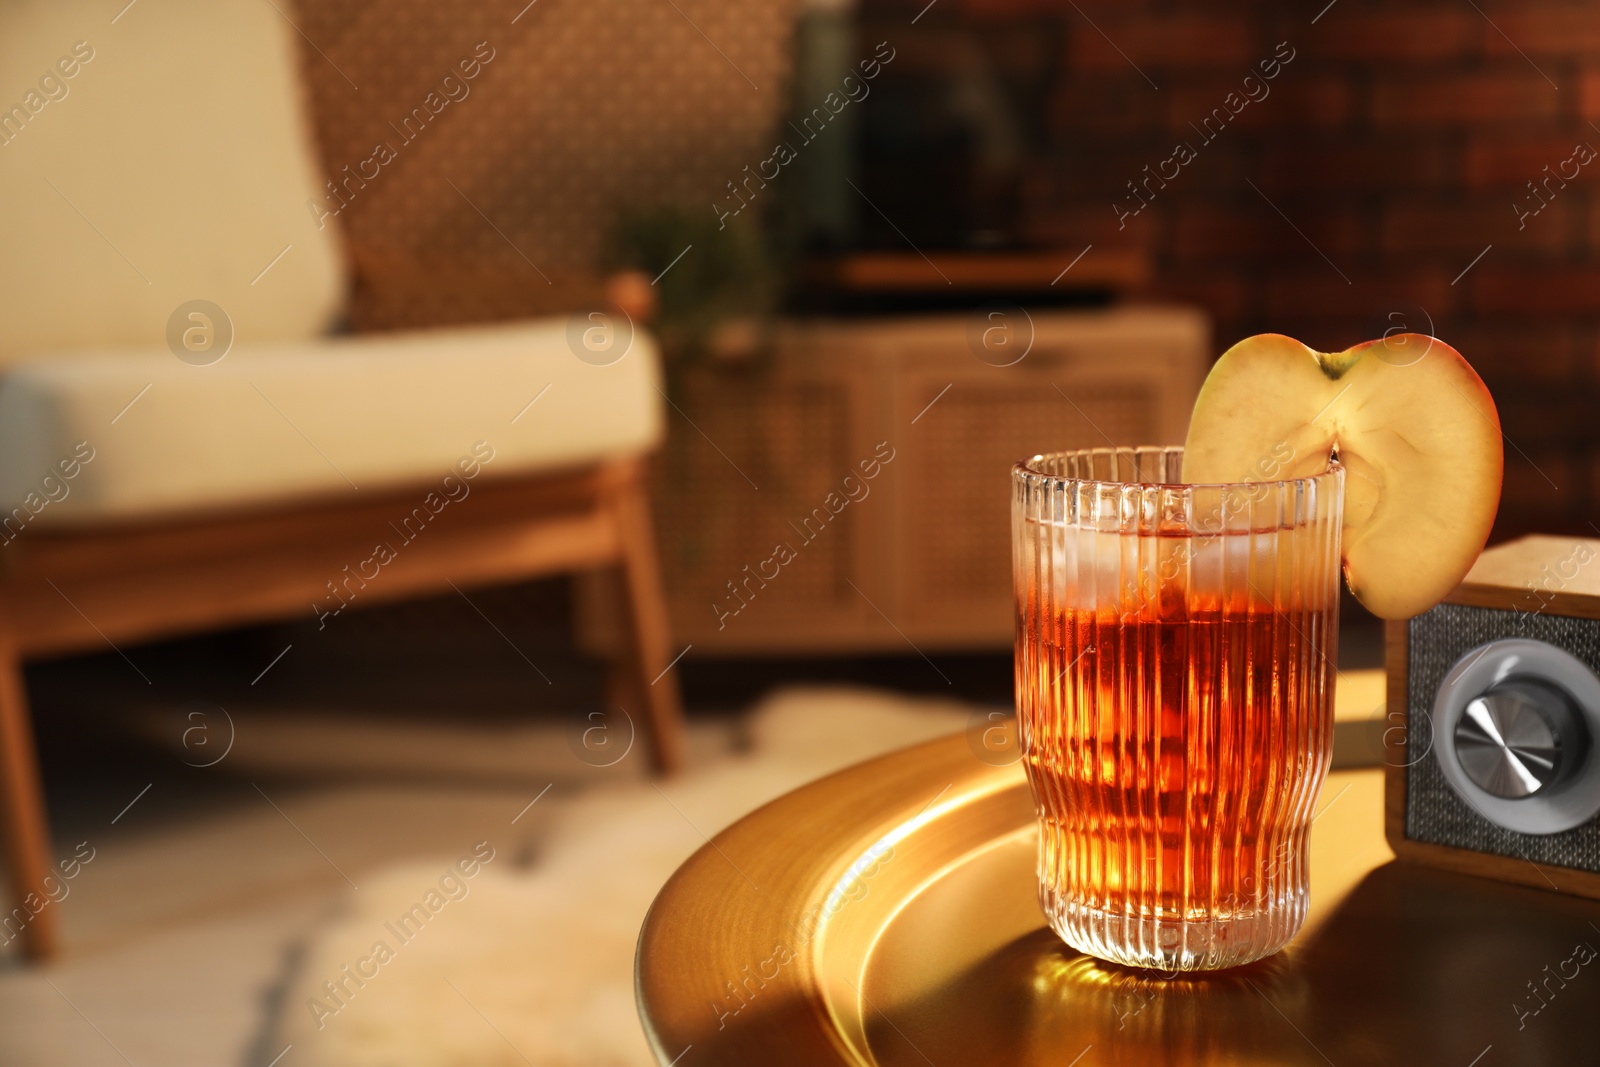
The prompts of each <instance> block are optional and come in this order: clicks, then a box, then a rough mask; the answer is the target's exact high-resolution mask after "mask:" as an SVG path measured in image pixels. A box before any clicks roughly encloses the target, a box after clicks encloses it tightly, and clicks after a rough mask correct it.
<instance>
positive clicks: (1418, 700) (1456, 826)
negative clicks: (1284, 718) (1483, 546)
mask: <svg viewBox="0 0 1600 1067" xmlns="http://www.w3.org/2000/svg"><path fill="white" fill-rule="evenodd" d="M1409 625H1410V634H1409V637H1410V641H1409V644H1410V662H1409V667H1408V670H1407V677H1406V705H1407V723H1406V738H1407V742H1408V744H1407V757H1406V758H1407V760H1409V761H1414V762H1413V765H1412V766H1411V767H1410V768H1409V769H1408V770H1407V771H1406V837H1408V838H1410V839H1411V840H1413V841H1422V842H1426V843H1428V844H1435V845H1448V846H1450V847H1451V848H1464V849H1471V850H1472V851H1474V852H1486V853H1490V854H1492V855H1496V856H1509V857H1521V858H1523V859H1527V860H1535V861H1537V862H1539V863H1547V864H1551V865H1553V866H1557V867H1573V868H1577V869H1579V870H1584V871H1597V872H1600V818H1596V819H1591V820H1590V821H1588V822H1586V823H1584V824H1583V825H1582V826H1578V827H1574V828H1573V829H1571V830H1567V831H1564V832H1562V833H1559V834H1520V833H1516V832H1514V831H1511V830H1506V829H1502V828H1501V827H1499V826H1496V825H1495V824H1494V823H1492V822H1490V821H1489V820H1488V819H1485V818H1484V817H1483V816H1481V815H1479V814H1478V813H1477V812H1476V811H1474V810H1473V809H1472V807H1471V805H1469V804H1468V803H1467V802H1466V801H1465V800H1463V799H1461V797H1460V796H1459V795H1457V793H1456V792H1455V790H1453V789H1452V788H1451V787H1450V785H1449V783H1448V782H1447V781H1446V780H1445V777H1444V772H1443V771H1441V770H1440V769H1439V763H1438V760H1437V759H1436V758H1435V756H1434V754H1433V751H1432V743H1433V730H1432V726H1431V716H1432V714H1433V700H1434V696H1435V695H1436V694H1437V693H1438V691H1439V686H1440V684H1441V683H1443V681H1444V676H1445V675H1446V674H1447V673H1449V671H1450V668H1451V667H1452V666H1454V665H1455V663H1456V661H1457V660H1459V659H1460V658H1461V657H1462V656H1464V655H1466V654H1467V653H1468V652H1470V651H1472V650H1473V649H1474V648H1477V647H1478V646H1479V645H1483V644H1487V643H1488V642H1490V641H1497V640H1499V639H1501V638H1504V637H1525V638H1529V639H1531V640H1534V641H1545V642H1547V643H1549V644H1552V645H1555V646H1556V647H1557V648H1562V649H1565V650H1566V651H1568V652H1570V653H1572V655H1574V656H1576V657H1577V658H1578V659H1580V660H1582V661H1583V662H1584V664H1585V665H1586V666H1588V667H1589V669H1590V670H1593V671H1596V672H1597V673H1600V622H1596V621H1594V620H1591V619H1574V618H1566V617H1562V616H1556V615H1538V614H1532V613H1527V612H1520V611H1508V610H1502V609H1495V608H1475V607H1466V606H1464V605H1460V604H1440V605H1439V606H1438V607H1436V608H1434V609H1433V610H1432V611H1429V612H1427V613H1426V614H1423V615H1419V616H1417V617H1416V618H1414V619H1412V620H1411V622H1410V624H1409ZM1595 741H1597V742H1600V738H1597V739H1595ZM1424 752H1426V755H1424V754H1423V753H1424Z"/></svg>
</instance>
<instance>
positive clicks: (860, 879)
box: [637, 736, 1600, 1067]
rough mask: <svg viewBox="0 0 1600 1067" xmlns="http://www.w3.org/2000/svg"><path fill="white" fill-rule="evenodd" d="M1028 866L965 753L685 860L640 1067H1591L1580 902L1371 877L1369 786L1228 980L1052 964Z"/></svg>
mask: <svg viewBox="0 0 1600 1067" xmlns="http://www.w3.org/2000/svg"><path fill="white" fill-rule="evenodd" d="M1035 845H1036V832H1035V830H1034V828H1033V809H1032V804H1031V800H1030V798H1029V795H1028V790H1027V785H1026V783H1025V781H1024V779H1023V774H1022V769H1021V766H1020V764H1016V763H1012V764H1009V765H1003V766H996V765H993V764H991V763H989V762H985V760H984V759H983V758H982V749H981V746H979V745H977V744H975V743H974V742H973V741H971V740H970V739H969V738H968V737H967V736H956V737H952V738H947V739H944V740H940V741H935V742H931V743H929V744H925V745H920V746H917V747H915V748H910V749H906V750H904V751H901V752H898V753H895V754H893V755H890V756H886V757H883V758H881V759H877V760H874V761H872V762H869V763H865V764H861V765H859V766H857V767H853V768H851V769H849V770H846V771H843V772H841V773H839V774H836V775H833V776H832V777H829V778H825V779H823V780H821V781H819V782H816V783H814V784H812V785H809V786H806V787H805V788H803V789H800V790H797V791H796V792H794V793H790V794H789V795H787V796H784V797H782V798H780V799H779V800H777V801H774V802H773V803H771V804H769V805H767V806H766V807H764V808H761V809H760V810H758V811H756V812H755V813H754V814H752V815H750V816H748V817H747V818H745V819H743V820H741V821H739V822H737V823H735V824H734V825H733V826H731V827H729V828H728V829H727V830H725V831H723V832H722V833H721V834H718V835H717V837H716V838H715V839H713V840H712V841H711V843H710V844H708V845H707V846H706V847H705V848H703V849H701V850H700V851H699V852H698V853H696V854H695V855H694V856H693V857H692V858H691V859H690V860H689V862H687V863H686V864H684V866H683V867H682V868H681V869H680V870H679V871H678V872H677V873H676V874H675V875H674V876H673V878H672V880H671V881H670V882H668V883H667V885H666V887H665V888H664V889H663V890H662V892H661V895H660V896H659V897H658V898H657V900H656V902H655V904H654V906H653V907H652V908H651V911H650V915H649V917H648V918H647V919H646V921H645V926H644V930H643V932H642V934H641V936H640V941H639V955H638V961H637V986H638V997H639V1007H640V1014H641V1016H642V1018H643V1021H644V1026H645V1030H646V1033H647V1034H648V1036H649V1039H650V1042H651V1045H652V1047H653V1049H654V1051H655V1054H656V1056H657V1058H658V1060H659V1061H660V1063H662V1064H672V1063H677V1064H679V1065H681V1067H699V1065H705V1064H729V1065H738V1067H752V1065H758V1064H760V1065H773V1067H787V1065H796V1067H798V1065H801V1064H804V1065H810V1067H820V1065H833V1064H855V1065H867V1064H876V1065H884V1067H888V1065H902V1064H903V1065H908V1067H927V1065H930V1064H931V1065H935V1067H963V1065H969V1064H972V1065H976V1064H982V1065H986V1067H987V1065H1007V1067H1011V1065H1015V1067H1023V1065H1041V1067H1042V1065H1045V1064H1049V1065H1052V1067H1069V1065H1077V1067H1095V1065H1099V1064H1243V1063H1248V1064H1319V1065H1326V1064H1333V1065H1336V1067H1345V1065H1346V1064H1351V1065H1355V1064H1386V1063H1400V1064H1407V1065H1418V1067H1420V1065H1423V1064H1444V1065H1448V1067H1470V1065H1473V1064H1476V1065H1477V1067H1503V1065H1506V1064H1541V1065H1542V1064H1557V1063H1574V1064H1575V1063H1591V1062H1596V1061H1597V1060H1600V1052H1596V1047H1597V1046H1596V1038H1597V1036H1600V1023H1597V1022H1596V1016H1595V1011H1594V1005H1595V1004H1596V1003H1600V961H1596V962H1591V963H1587V964H1580V963H1578V962H1576V960H1577V959H1581V958H1582V953H1581V951H1580V955H1579V956H1578V957H1574V949H1575V947H1576V946H1579V945H1581V944H1587V945H1589V946H1593V947H1595V948H1600V903H1597V902H1593V901H1582V900H1578V899H1576V898H1569V897H1563V896H1560V895H1557V894H1555V893H1551V892H1541V891H1539V890H1535V889H1526V888H1521V887H1517V886H1511V885H1502V884H1499V883H1496V882H1490V881H1485V880H1481V879H1477V878H1473V877H1470V876H1466V875H1457V874H1450V873H1447V872H1443V871H1432V870H1428V869H1425V868H1420V867H1413V866H1410V865H1407V864H1402V863H1397V862H1394V861H1393V859H1392V855H1391V853H1390V852H1389V849H1388V847H1387V845H1385V844H1384V840H1383V784H1382V777H1381V772H1379V771H1377V770H1363V771H1344V772H1335V773H1334V774H1332V775H1331V776H1330V778H1329V780H1328V783H1327V785H1326V786H1325V787H1324V789H1323V792H1322V795H1321V798H1320V800H1319V814H1318V815H1317V817H1316V822H1315V824H1314V826H1313V828H1312V838H1311V855H1312V890H1311V891H1312V901H1311V914H1310V918H1309V919H1308V920H1307V923H1306V926H1305V929H1304V930H1303V932H1302V933H1301V934H1300V936H1299V937H1298V938H1296V940H1295V941H1294V943H1293V944H1291V945H1290V946H1289V948H1288V949H1286V950H1285V951H1283V952H1281V953H1279V954H1278V955H1276V956H1273V957H1271V958H1269V959H1266V960H1262V961H1259V962H1257V963H1254V964H1251V965H1250V966H1248V967H1241V968H1237V969H1234V970H1231V971H1225V972H1219V973H1216V974H1212V975H1206V976H1199V977H1176V978H1171V979H1165V978H1162V977H1161V976H1160V975H1156V974H1153V973H1150V972H1140V971H1133V970H1127V969H1124V968H1119V967H1114V966H1109V965H1104V964H1100V963H1098V962H1096V961H1094V960H1092V959H1089V958H1088V957H1085V956H1083V955H1080V954H1079V953H1077V952H1075V951H1073V950H1072V949H1070V948H1068V947H1067V946H1066V945H1065V944H1063V943H1062V942H1061V941H1060V940H1058V939H1057V938H1056V937H1055V936H1054V934H1052V933H1051V932H1050V930H1049V929H1048V928H1047V927H1046V926H1045V924H1044V920H1043V917H1042V916H1041V915H1040V912H1039V908H1038V904H1037V903H1036V900H1035V895H1034V893H1035V888H1034V849H1035ZM1574 969H1576V974H1574ZM1563 974H1564V975H1566V977H1565V978H1563V977H1562V975H1563ZM1535 987H1537V988H1538V991H1539V996H1538V998H1536V997H1535V995H1534V988H1535ZM1535 1009H1537V1011H1535Z"/></svg>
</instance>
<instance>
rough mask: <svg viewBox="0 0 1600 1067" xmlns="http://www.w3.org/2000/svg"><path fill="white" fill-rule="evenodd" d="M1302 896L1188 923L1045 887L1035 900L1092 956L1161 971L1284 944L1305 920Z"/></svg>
mask: <svg viewBox="0 0 1600 1067" xmlns="http://www.w3.org/2000/svg"><path fill="white" fill-rule="evenodd" d="M1307 897H1308V894H1307V893H1305V892H1304V891H1301V892H1299V893H1293V894H1290V895H1288V896H1286V897H1284V898H1281V899H1280V900H1278V901H1277V902H1274V903H1270V904H1268V905H1267V906H1266V907H1264V908H1263V909H1262V910H1260V911H1258V912H1256V913H1255V914H1253V915H1247V916H1234V917H1232V918H1226V919H1209V920H1199V921H1193V922H1190V921H1184V920H1177V919H1151V918H1142V917H1139V916H1129V915H1121V914H1117V913H1114V912H1109V911H1102V910H1100V909H1098V908H1088V907H1084V906H1083V905H1081V904H1077V903H1074V902H1072V901H1067V900H1062V899H1060V898H1058V897H1056V896H1055V894H1053V893H1048V892H1047V893H1041V894H1040V903H1041V904H1042V905H1043V907H1044V913H1045V918H1046V919H1048V920H1049V922H1050V928H1051V929H1052V930H1054V931H1055V932H1056V934H1057V936H1059V937H1060V938H1061V940H1063V941H1065V942H1066V943H1067V944H1069V945H1071V946H1072V947H1073V948H1075V949H1077V950H1078V951H1079V952H1082V953H1085V954H1087V955H1090V956H1094V957H1095V958H1097V959H1102V960H1107V961H1109V962H1111V963H1119V964H1121V965H1123V966H1125V967H1145V968H1150V969H1153V970H1160V971H1218V970H1221V969H1223V968H1224V967H1238V966H1240V965H1241V964H1245V963H1250V962H1252V961H1254V960H1259V959H1261V958H1262V957H1264V956H1270V955H1272V954H1273V953H1274V952H1277V951H1278V950H1279V949H1281V948H1283V947H1284V946H1285V945H1287V944H1288V943H1289V942H1290V941H1291V940H1292V939H1293V938H1294V935H1295V934H1297V933H1299V931H1300V925H1301V924H1302V923H1304V922H1305V918H1306V903H1307ZM1052 898H1054V899H1052Z"/></svg>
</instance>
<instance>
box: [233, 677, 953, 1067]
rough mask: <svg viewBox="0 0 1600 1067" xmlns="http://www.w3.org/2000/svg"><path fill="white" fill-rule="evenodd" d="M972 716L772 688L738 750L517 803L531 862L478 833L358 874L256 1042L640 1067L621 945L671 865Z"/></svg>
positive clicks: (347, 1062) (643, 1056)
mask: <svg viewBox="0 0 1600 1067" xmlns="http://www.w3.org/2000/svg"><path fill="white" fill-rule="evenodd" d="M975 715H978V713H976V712H975V711H974V709H973V708H972V707H971V706H970V705H963V704H958V703H955V702H953V701H939V700H917V699H911V698H906V697H899V696H894V695H890V694H884V693H878V692H872V691H867V690H861V689H844V688H794V689H786V690H782V691H779V692H777V693H775V694H774V695H772V696H771V697H769V698H768V699H767V700H765V701H764V702H763V703H762V704H761V705H760V706H759V707H758V708H756V709H755V710H754V711H753V712H752V714H751V716H750V718H749V724H748V744H747V746H745V747H744V748H743V749H742V750H741V751H740V752H738V753H737V754H734V755H731V756H727V757H724V758H722V759H720V760H718V761H717V762H715V763H711V764H707V765H704V766H702V767H698V768H696V769H694V770H691V771H690V772H688V773H685V774H683V775H681V776H679V777H676V778H673V779H671V780H668V781H662V782H650V781H640V780H638V779H637V778H636V777H631V776H630V777H629V778H628V779H622V778H619V781H618V784H617V786H616V787H615V788H606V789H599V790H596V791H594V792H592V793H590V794H587V795H583V796H579V797H577V798H575V799H573V800H571V801H569V802H565V803H564V804H562V805H552V806H551V808H550V809H547V811H545V812H540V811H539V808H538V806H537V805H535V806H534V807H532V808H530V809H528V810H526V811H525V812H523V813H522V814H521V815H520V816H519V817H520V818H522V819H529V818H550V819H552V820H553V821H554V824H555V825H553V826H552V827H551V828H550V834H549V836H548V837H547V838H546V839H545V844H544V847H543V849H542V851H541V854H540V855H539V856H538V857H537V859H536V861H535V862H534V863H533V865H532V866H531V867H528V868H526V869H518V868H517V867H515V866H514V865H513V862H512V859H511V857H510V856H509V855H507V854H506V853H507V850H506V849H505V848H503V847H500V848H497V845H496V842H495V840H494V838H493V835H492V834H491V836H490V838H489V839H488V840H486V841H483V842H481V843H480V842H477V841H463V842H462V847H461V849H460V852H459V854H458V855H454V856H440V857H439V858H438V859H437V860H436V861H435V862H432V863H409V864H407V865H406V866H404V867H400V868H395V869H393V870H390V871H387V872H385V873H383V874H381V875H378V876H369V877H365V878H363V879H362V880H361V886H360V888H359V889H357V890H351V891H349V892H348V894H347V896H346V899H345V901H344V904H343V906H342V907H341V909H340V910H339V912H338V913H337V914H336V915H335V916H334V917H333V918H332V919H330V920H329V921H328V922H327V923H326V924H325V925H323V926H322V927H321V928H320V929H318V930H317V931H316V932H315V933H314V934H313V935H312V936H311V937H310V938H309V939H308V941H307V943H306V945H305V946H304V950H303V951H302V952H300V953H298V954H297V960H296V963H295V964H294V965H293V968H292V973H291V974H289V975H288V976H286V978H285V980H284V984H283V987H282V991H281V996H279V997H277V998H275V999H276V1002H277V1009H276V1010H277V1017H276V1018H275V1019H274V1020H273V1021H272V1022H271V1024H270V1025H269V1034H270V1035H271V1036H270V1037H269V1039H268V1040H267V1041H265V1042H263V1043H262V1045H261V1047H262V1048H270V1049H273V1050H278V1049H282V1048H284V1046H286V1045H289V1046H292V1047H293V1048H292V1052H291V1053H290V1054H289V1055H291V1056H292V1057H293V1061H292V1062H293V1063H294V1064H295V1065H296V1067H468V1065H471V1067H526V1065H527V1064H530V1063H531V1064H538V1065H539V1067H566V1065H572V1067H577V1065H580V1064H581V1065H583V1067H634V1065H638V1067H648V1065H650V1064H652V1063H653V1062H654V1061H653V1059H652V1057H651V1055H650V1053H649V1050H648V1048H647V1046H646V1044H645V1040H644V1035H643V1032H642V1031H641V1029H640V1025H639V1021H638V1016H637V1013H636V1011H635V1008H634V997H633V955H634V946H635V942H636V939H637V937H638V933H639V928H640V925H641V924H642V923H643V921H644V916H645V913H646V911H647V910H648V909H649V906H650V902H651V900H652V899H654V897H655V894H656V892H657V890H658V889H659V888H660V887H661V885H662V884H664V883H665V882H666V880H667V878H668V877H669V876H670V875H671V874H672V872H673V871H674V870H675V869H676V868H677V867H678V866H679V865H680V864H681V863H682V862H683V861H684V860H686V859H687V858H688V857H689V856H690V855H691V854H692V853H693V852H694V851H695V850H696V849H698V848H700V847H702V846H703V845H704V844H705V842H706V838H707V837H708V836H710V835H714V834H715V833H716V832H717V831H719V830H721V829H722V828H723V827H725V826H727V825H728V824H729V823H731V822H733V821H734V820H736V819H738V818H739V817H740V816H742V815H744V814H746V813H748V812H750V811H751V810H753V809H754V808H756V807H759V806H760V805H761V804H764V803H766V802H767V801H769V800H771V799H773V798H775V797H777V796H779V795H781V794H783V793H785V792H788V791H790V790H792V789H794V788H796V787H798V786H800V785H803V784H805V783H806V782H809V781H811V780H813V779H816V778H818V777H821V776H822V775H825V774H828V773H830V772H832V771H835V770H839V769H841V768H843V767H846V766H848V765H850V764H852V763H856V762H859V761H861V760H864V759H868V758H870V757H872V756H876V755H879V754H882V753H884V752H888V751H891V750H893V749H896V748H900V747H903V746H905V745H908V744H913V743H915V742H918V741H922V740H926V739H928V738H932V737H936V736H940V735H943V734H948V733H951V732H954V731H956V730H960V729H962V728H963V727H966V726H967V725H968V724H969V723H970V722H971V721H973V719H974V716H975ZM979 717H980V719H981V716H979ZM506 829H507V832H508V833H509V832H510V830H511V827H510V826H508V827H507V828H506Z"/></svg>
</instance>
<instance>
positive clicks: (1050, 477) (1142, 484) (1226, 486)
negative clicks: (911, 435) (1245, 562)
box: [1011, 445, 1345, 492]
mask: <svg viewBox="0 0 1600 1067" xmlns="http://www.w3.org/2000/svg"><path fill="white" fill-rule="evenodd" d="M1183 450H1184V446H1182V445H1120V446H1114V447H1113V446H1098V447H1094V448H1066V449H1062V450H1060V451H1058V452H1036V453H1034V454H1033V455H1032V456H1029V457H1028V458H1027V459H1022V460H1018V461H1017V462H1016V463H1014V464H1012V467H1011V470H1012V473H1013V474H1020V475H1022V476H1023V477H1026V478H1031V479H1034V480H1036V481H1040V482H1053V483H1055V484H1057V485H1092V486H1106V487H1110V488H1121V489H1160V490H1168V491H1171V490H1189V489H1213V490H1224V491H1227V490H1240V489H1244V490H1251V491H1253V492H1260V491H1261V490H1262V489H1263V488H1266V489H1270V490H1277V491H1285V490H1293V489H1297V488H1302V487H1310V486H1313V485H1315V484H1316V483H1317V482H1319V481H1321V480H1323V479H1326V478H1333V477H1337V476H1338V475H1340V474H1343V473H1344V472H1345V468H1344V465H1343V464H1342V463H1340V462H1339V461H1338V460H1337V459H1333V458H1330V459H1329V460H1328V466H1327V469H1325V470H1322V471H1319V472H1318V473H1316V474H1307V475H1304V476H1302V477H1299V478H1262V479H1260V480H1258V481H1237V482H1155V481H1116V480H1113V479H1109V478H1075V477H1072V476H1070V475H1066V474H1053V473H1051V472H1049V471H1046V470H1040V469H1039V466H1038V465H1039V464H1040V463H1041V462H1042V461H1046V460H1056V459H1062V458H1065V457H1068V456H1083V457H1093V456H1101V455H1107V456H1116V455H1121V454H1125V453H1126V454H1135V455H1136V454H1138V453H1141V452H1151V453H1155V452H1160V453H1165V454H1168V455H1170V454H1172V453H1174V452H1176V453H1178V454H1179V455H1180V456H1181V454H1182V453H1183Z"/></svg>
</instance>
